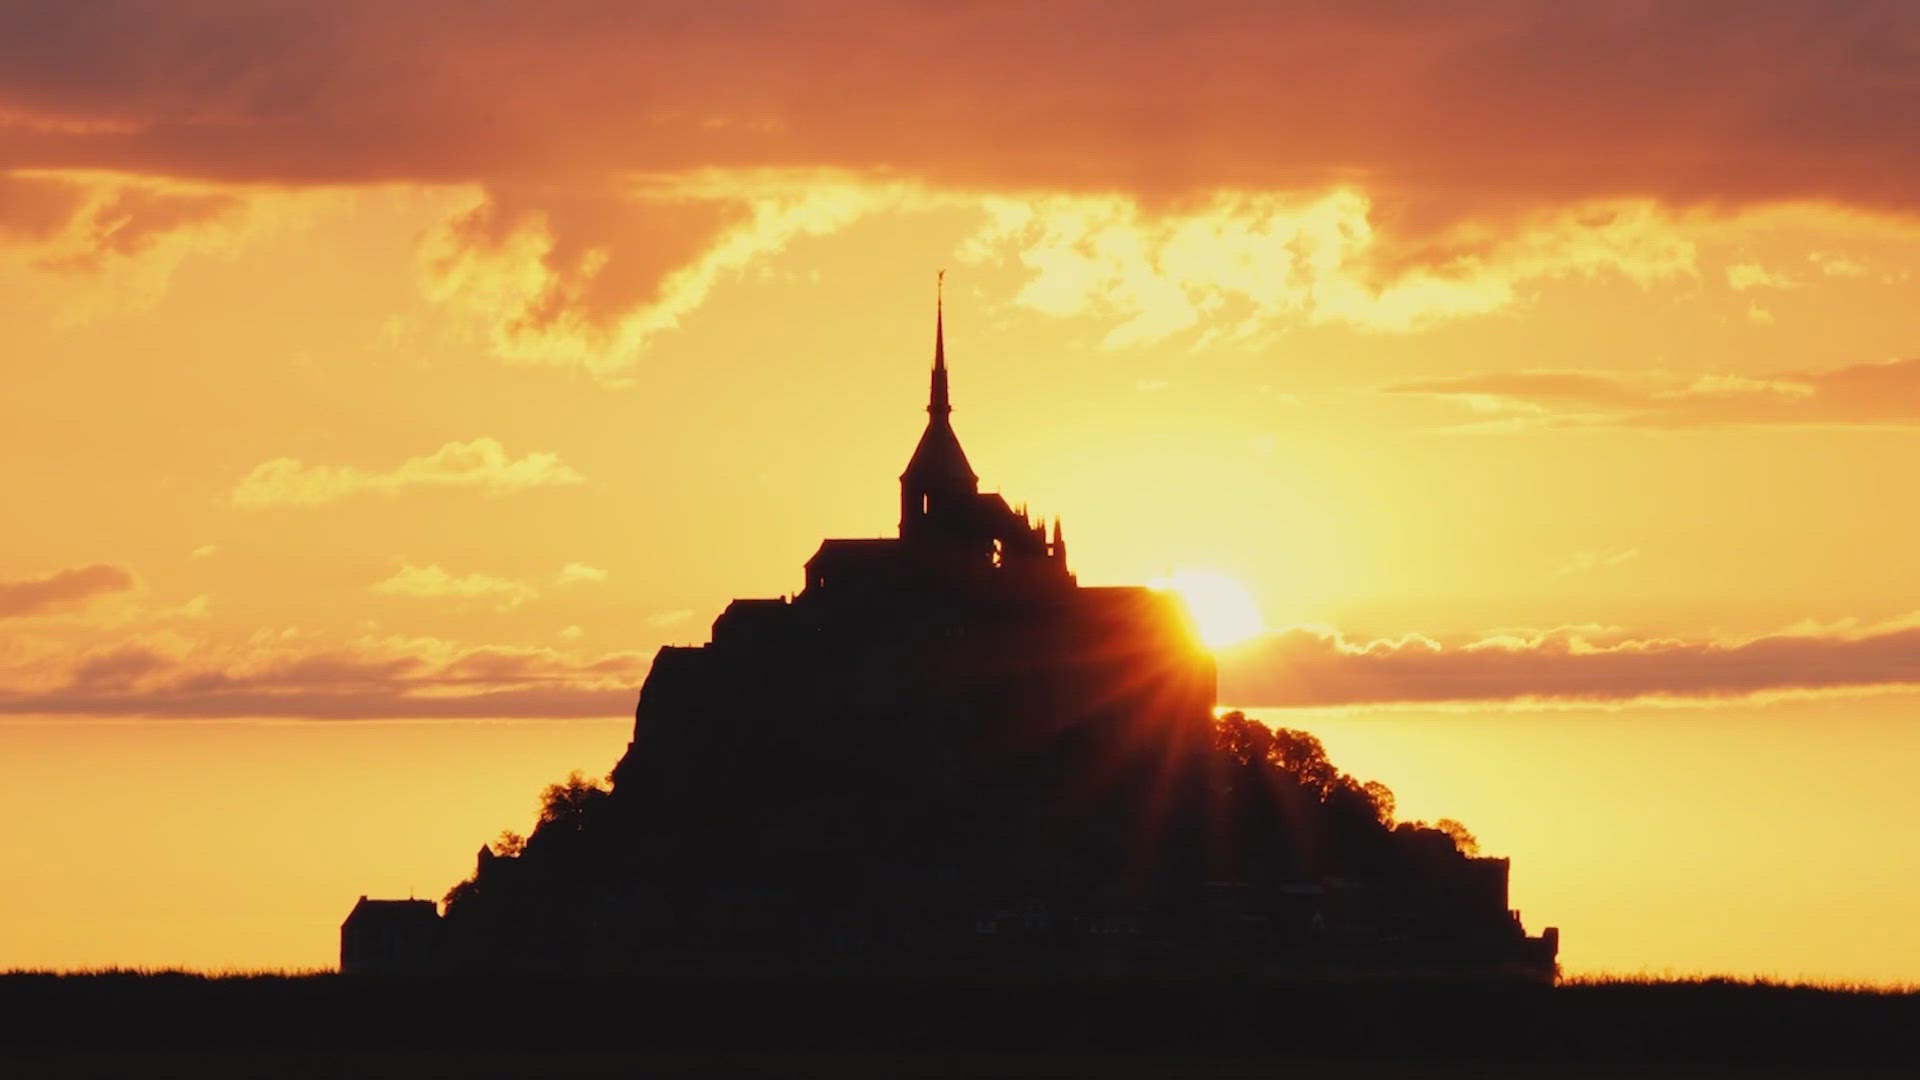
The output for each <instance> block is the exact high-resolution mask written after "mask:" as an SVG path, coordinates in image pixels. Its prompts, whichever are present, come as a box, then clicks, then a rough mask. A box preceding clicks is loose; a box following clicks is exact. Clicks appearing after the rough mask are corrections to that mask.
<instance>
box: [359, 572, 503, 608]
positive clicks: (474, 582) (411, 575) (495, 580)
mask: <svg viewBox="0 0 1920 1080" xmlns="http://www.w3.org/2000/svg"><path fill="white" fill-rule="evenodd" d="M370 588H371V591H373V592H376V593H381V594H383V595H386V596H417V597H428V598H431V597H454V598H457V599H462V600H489V601H492V602H493V603H494V605H495V606H496V607H498V608H499V609H500V610H503V611H505V610H508V609H511V608H515V607H519V606H520V605H521V604H523V603H525V602H526V601H528V600H531V599H533V598H534V597H535V596H538V595H539V593H538V592H536V591H535V590H534V588H533V587H532V586H531V585H528V584H526V583H525V582H521V581H513V580H510V579H508V578H502V577H494V576H493V575H491V574H480V573H473V574H461V575H455V574H449V573H447V572H446V571H445V570H443V569H441V567H440V564H439V563H433V564H431V565H428V566H415V565H413V564H412V563H408V564H407V565H405V566H403V567H401V568H400V569H399V570H398V571H396V572H395V573H394V575H393V576H392V577H390V578H386V579H384V580H382V581H378V582H375V583H374V584H373V585H372V586H371V587H370Z"/></svg>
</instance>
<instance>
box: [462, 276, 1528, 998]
mask: <svg viewBox="0 0 1920 1080" xmlns="http://www.w3.org/2000/svg"><path fill="white" fill-rule="evenodd" d="M951 412H952V408H951V405H950V403H949V399H948V386H947V366H946V350H945V341H944V332H943V327H942V326H941V323H940V316H939V315H938V314H936V323H935V337H934V361H933V374H932V390H931V395H930V400H929V401H928V404H927V414H928V416H927V427H926V431H925V432H924V433H923V434H922V435H921V437H920V441H919V444H918V445H917V446H916V447H915V448H914V451H913V455H912V457H911V458H910V459H909V460H908V462H907V467H906V471H905V472H903V473H902V474H901V476H900V531H899V535H898V536H897V537H891V538H883V539H838V540H827V541H824V542H823V543H822V544H821V545H820V548H819V550H818V551H817V552H815V553H814V555H813V557H812V558H811V559H809V560H808V561H807V563H806V578H805V583H804V587H803V588H802V589H801V590H800V592H799V593H798V594H797V595H795V596H792V597H790V598H778V599H753V600H735V601H733V602H732V603H731V604H730V605H728V607H727V609H726V611H725V612H723V613H722V614H721V615H720V617H719V618H718V619H716V620H715V621H714V624H713V632H712V640H711V641H710V642H709V643H708V644H706V645H702V646H697V647H690V648H682V647H668V648H663V649H661V650H660V652H659V653H658V655H657V656H656V657H655V659H654V662H653V666H652V669H651V671H650V672H649V674H648V676H647V680H646V684H645V686H644V687H643V688H642V690H641V693H640V702H639V707H638V709H637V710H636V713H635V717H634V731H633V740H632V742H631V743H630V744H629V746H628V749H627V752H626V754H625V755H624V756H623V757H622V758H621V760H620V762H619V763H618V765H617V766H616V767H615V768H614V770H613V774H612V781H613V787H612V790H611V792H607V791H604V790H602V789H599V788H597V787H594V786H592V785H589V784H586V783H573V784H571V785H561V786H556V787H555V788H554V789H552V790H550V791H549V793H548V800H547V808H546V811H545V812H544V813H543V816H542V819H541V822H540V825H539V827H538V828H537V829H536V830H535V831H534V833H533V835H532V836H531V837H529V838H528V839H527V841H526V843H525V845H524V848H522V849H520V850H517V851H508V852H505V853H496V852H494V851H492V850H489V849H487V848H482V849H481V852H480V860H479V866H478V867H477V868H476V871H475V875H474V877H473V878H472V879H471V880H469V881H467V882H463V883H461V884H460V885H458V886H456V887H455V889H454V890H453V892H452V893H451V894H449V896H448V910H447V915H446V918H445V920H444V925H443V927H442V931H443V932H442V934H441V945H440V946H439V948H440V949H441V950H442V951H441V952H440V953H439V954H438V956H437V960H438V962H441V963H445V964H450V965H453V966H456V967H469V968H503V969H516V970H539V969H546V970H555V969H558V970H570V969H588V970H609V969H611V970H651V971H660V970H691V971H703V972H713V971H796V970H799V971H828V970H864V971H905V972H941V971H979V970H995V971H1006V970H1018V971H1035V972H1079V971H1113V972H1144V973H1159V972H1175V971H1209V972H1211V971H1236V972H1268V973H1276V974H1285V975H1293V976H1307V977H1329V976H1330V977H1349V976H1363V975H1383V974H1429V975H1432V974H1439V975H1466V974H1471V975H1499V976H1503V977H1517V978H1524V979H1531V980H1551V979H1552V977H1553V973H1554V957H1555V952H1556V948H1557V939H1556V935H1555V934H1554V932H1553V931H1551V930H1550V931H1548V932H1547V934H1546V935H1545V936H1544V937H1542V938H1528V937H1527V936H1526V935H1525V932H1524V931H1523V930H1522V929H1521V925H1520V921H1519V916H1518V914H1517V913H1516V912H1512V911H1510V910H1509V909H1508V907H1507V869H1508V867H1507V862H1506V860H1504V859H1479V858H1470V857H1468V856H1466V855H1463V854H1461V853H1460V852H1459V851H1457V850H1456V848H1455V844H1454V841H1453V840H1452V839H1451V838H1450V837H1448V836H1447V835H1446V834H1444V833H1441V832H1439V831H1436V830H1434V829H1430V828H1426V827H1424V826H1409V825H1400V826H1398V827H1394V826H1393V825H1392V824H1391V822H1390V816H1391V806H1390V801H1391V796H1390V795H1388V794H1386V793H1385V792H1384V789H1379V788H1378V787H1377V785H1374V786H1371V787H1369V786H1363V785H1361V784H1360V783H1358V782H1357V781H1355V780H1353V779H1352V778H1351V777H1348V776H1345V775H1343V774H1341V773H1339V772H1338V770H1336V769H1334V768H1333V767H1332V765H1331V764H1330V763H1329V762H1327V761H1326V758H1325V756H1324V754H1323V753H1321V751H1320V748H1319V744H1318V742H1317V741H1316V740H1314V739H1312V737H1311V736H1307V735H1304V734H1303V733H1298V732H1289V731H1284V730H1283V731H1280V732H1277V733H1276V732H1269V731H1268V730H1267V729H1266V728H1264V727H1261V726H1260V725H1258V724H1255V723H1253V722H1251V721H1248V720H1246V719H1245V718H1243V717H1240V716H1239V715H1238V714H1228V715H1227V716H1226V717H1223V718H1221V719H1220V720H1218V721H1216V719H1215V717H1214V714H1213V707H1214V685H1215V680H1214V666H1213V661H1212V659H1211V657H1210V656H1209V655H1208V654H1207V653H1206V652H1205V651H1204V650H1202V649H1201V648H1200V646H1199V644H1198V642H1197V640H1196V638H1195V635H1194V632H1193V628H1192V626H1191V624H1190V621H1189V620H1188V618H1187V616H1186V614H1185V612H1184V610H1183V608H1182V607H1181V606H1180V605H1179V603H1178V602H1177V601H1176V600H1174V599H1173V598H1172V596H1171V594H1167V593H1162V592H1158V591H1155V590H1150V589H1145V588H1131V587H1130V588H1087V587H1082V586H1080V585H1079V584H1078V583H1077V582H1076V581H1075V578H1074V575H1073V573H1072V572H1071V571H1070V570H1069V568H1068V564H1067V549H1066V544H1065V541H1064V539H1063V537H1062V530H1061V527H1060V523H1059V521H1058V520H1057V519H1056V520H1055V521H1054V523H1053V527H1052V530H1051V534H1050V535H1049V533H1048V532H1047V531H1046V529H1045V528H1044V525H1043V523H1040V522H1036V521H1034V520H1032V519H1031V518H1030V517H1029V515H1028V514H1027V513H1026V511H1025V510H1024V509H1023V508H1016V507H1013V506H1010V505H1009V504H1008V503H1007V501H1006V500H1005V499H1003V498H1002V497H1000V496H999V495H995V494H989V493H983V492H981V491H980V490H979V480H978V477H977V476H976V475H975V473H974V471H973V468H972V467H971V465H970V464H969V463H968V461H967V455H966V453H965V451H963V450H962V449H961V446H960V441H959V439H958V437H957V436H956V435H955V434H954V431H953V427H952V424H951V422H950V414H951Z"/></svg>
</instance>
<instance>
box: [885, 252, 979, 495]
mask: <svg viewBox="0 0 1920 1080" xmlns="http://www.w3.org/2000/svg"><path fill="white" fill-rule="evenodd" d="M946 274H947V272H946V271H945V270H942V271H940V274H939V276H938V277H936V278H935V279H934V281H935V285H934V301H933V385H932V387H931V389H930V391H929V393H928V395H927V430H926V431H925V432H923V433H922V434H921V435H920V444H919V445H918V446H915V447H914V448H913V457H912V458H910V459H909V460H908V461H907V471H906V472H903V473H901V474H900V482H901V483H902V484H903V485H906V486H907V487H909V488H912V489H914V490H916V491H919V492H923V493H925V492H933V491H943V492H951V491H955V490H961V491H965V492H967V493H969V494H971V493H973V492H975V491H978V490H979V485H980V478H979V477H978V476H976V475H974V472H973V466H971V465H969V464H967V452H966V451H965V450H962V449H961V448H960V438H959V436H957V435H955V434H954V433H953V424H952V423H951V421H950V420H949V416H950V415H951V414H952V413H953V404H952V402H951V401H949V400H948V398H947V335H946V324H945V320H946V315H945V311H944V307H945V304H944V298H943V297H942V296H941V292H942V286H943V285H944V283H945V279H946Z"/></svg>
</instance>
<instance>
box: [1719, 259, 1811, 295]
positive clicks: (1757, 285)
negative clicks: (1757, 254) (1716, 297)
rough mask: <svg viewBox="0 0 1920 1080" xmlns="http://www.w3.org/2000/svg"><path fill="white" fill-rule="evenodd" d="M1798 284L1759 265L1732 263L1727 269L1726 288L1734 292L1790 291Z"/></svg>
mask: <svg viewBox="0 0 1920 1080" xmlns="http://www.w3.org/2000/svg"><path fill="white" fill-rule="evenodd" d="M1796 284H1798V282H1796V281H1794V280H1793V279H1792V278H1790V277H1788V276H1787V275H1785V274H1780V273H1775V272H1774V271H1772V270H1769V269H1767V268H1766V267H1764V266H1761V265H1760V264H1759V263H1750V262H1749V263H1734V264H1733V265H1732V266H1729V267H1727V286H1728V287H1729V288H1731V289H1733V291H1735V292H1745V291H1746V290H1748V289H1790V288H1792V287H1793V286H1794V285H1796Z"/></svg>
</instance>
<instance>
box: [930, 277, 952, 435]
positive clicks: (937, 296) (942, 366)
mask: <svg viewBox="0 0 1920 1080" xmlns="http://www.w3.org/2000/svg"><path fill="white" fill-rule="evenodd" d="M946 280H947V272H946V271H945V270H942V271H940V272H939V273H938V274H935V275H934V278H933V391H932V393H931V394H929V395H928V397H927V412H928V414H929V415H931V416H932V417H933V418H934V419H935V420H945V419H946V417H947V416H948V414H950V413H952V412H953V405H952V404H951V403H950V402H948V400H947V331H946V313H945V311H944V310H943V309H944V307H945V297H944V295H943V294H944V293H945V291H946Z"/></svg>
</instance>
